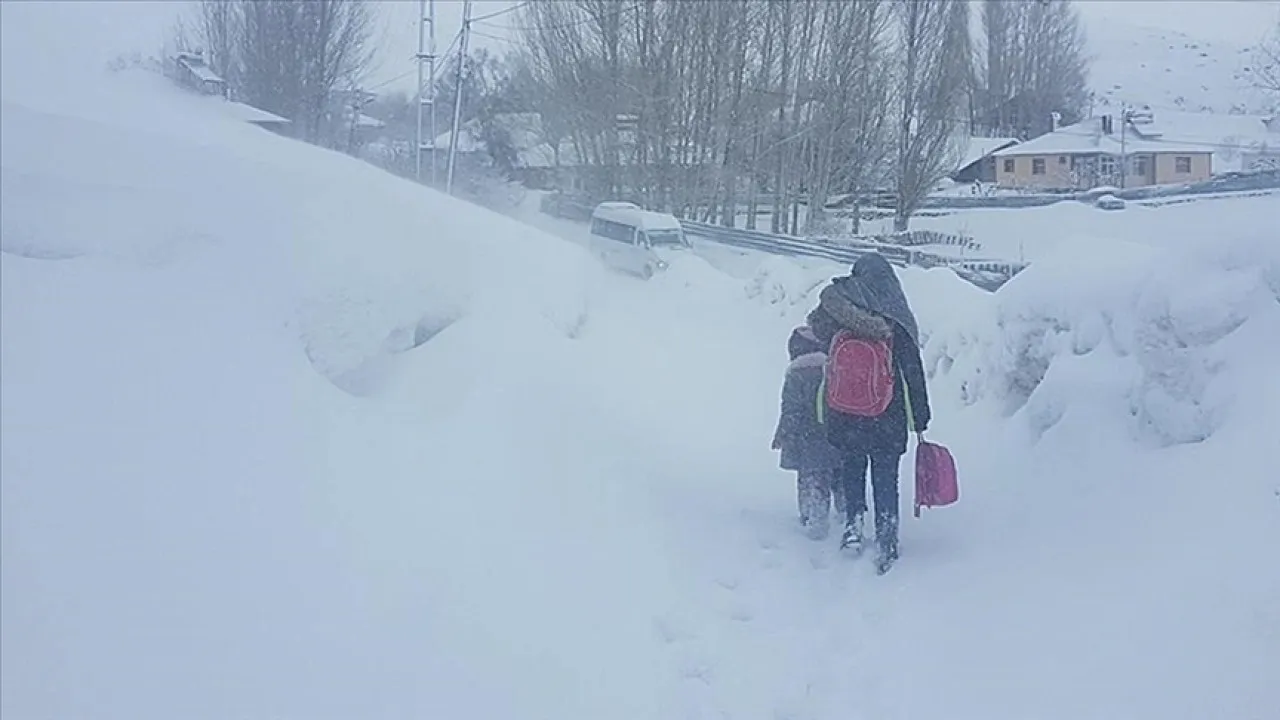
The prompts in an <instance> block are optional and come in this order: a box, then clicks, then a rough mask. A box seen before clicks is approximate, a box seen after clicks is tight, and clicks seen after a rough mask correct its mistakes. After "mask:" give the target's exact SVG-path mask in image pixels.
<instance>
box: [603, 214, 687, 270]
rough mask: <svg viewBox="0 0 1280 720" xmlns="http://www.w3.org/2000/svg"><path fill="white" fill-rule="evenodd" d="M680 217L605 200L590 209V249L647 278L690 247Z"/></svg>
mask: <svg viewBox="0 0 1280 720" xmlns="http://www.w3.org/2000/svg"><path fill="white" fill-rule="evenodd" d="M689 247H690V245H689V240H688V238H686V237H685V234H684V228H683V227H681V225H680V221H679V220H677V219H676V218H675V217H674V216H672V215H667V214H666V213H658V212H650V211H648V210H644V209H642V208H641V207H640V206H639V205H636V204H635V203H629V202H604V203H600V204H599V205H597V206H596V209H595V211H593V212H592V213H591V251H592V252H593V253H595V254H596V255H597V256H598V257H599V258H600V259H601V260H603V261H604V262H605V264H606V265H609V266H611V267H614V268H617V269H619V270H623V271H625V272H629V273H635V274H636V275H639V276H641V277H643V278H645V279H648V278H651V277H653V274H654V273H655V272H658V271H659V270H665V269H666V268H667V266H668V265H669V264H670V262H671V259H672V253H674V252H679V251H681V250H685V249H688V248H689Z"/></svg>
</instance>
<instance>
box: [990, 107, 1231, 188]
mask: <svg viewBox="0 0 1280 720" xmlns="http://www.w3.org/2000/svg"><path fill="white" fill-rule="evenodd" d="M1122 134H1123V136H1122ZM993 157H994V158H995V162H996V183H997V184H998V185H999V186H1001V187H1006V188H1023V189H1036V190H1089V189H1091V188H1095V187H1101V186H1115V187H1141V186H1144V185H1172V184H1180V183H1189V182H1200V181H1203V180H1208V179H1209V177H1210V176H1211V175H1212V174H1213V151H1212V148H1211V147H1209V146H1207V145H1204V144H1194V143H1179V142H1175V141H1171V140H1165V139H1164V138H1160V137H1151V136H1144V135H1143V134H1141V133H1139V132H1136V131H1135V130H1134V128H1133V127H1132V126H1129V127H1127V128H1122V127H1121V126H1120V124H1119V123H1118V122H1113V119H1112V117H1111V116H1109V115H1107V116H1102V117H1095V118H1090V119H1088V120H1085V121H1083V122H1079V123H1076V124H1074V125H1068V126H1066V127H1062V128H1058V129H1057V130H1054V131H1053V132H1049V133H1045V134H1044V135H1041V136H1040V137H1038V138H1034V139H1032V140H1028V141H1026V142H1024V143H1021V144H1018V145H1014V146H1012V147H1008V148H1005V149H1003V150H999V151H997V152H995V153H993Z"/></svg>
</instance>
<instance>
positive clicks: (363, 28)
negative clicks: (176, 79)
mask: <svg viewBox="0 0 1280 720" xmlns="http://www.w3.org/2000/svg"><path fill="white" fill-rule="evenodd" d="M375 20H376V16H375V9H374V6H373V4H372V3H369V2H367V0H306V2H297V1H296V0H201V2H199V3H198V4H197V5H196V6H195V7H194V8H193V11H192V12H191V14H190V16H189V17H186V18H184V19H183V21H182V22H181V23H180V24H179V28H178V31H177V35H178V37H177V39H176V43H177V44H178V45H179V46H180V47H183V48H188V49H189V48H194V47H201V48H203V49H204V51H205V54H206V57H207V58H208V60H209V62H210V64H211V66H212V67H213V68H214V70H215V71H216V72H218V73H219V74H220V75H221V76H222V77H223V78H224V79H225V80H226V81H227V83H228V85H229V86H230V87H231V88H232V89H233V91H234V92H235V93H236V95H237V96H238V97H241V98H243V99H244V100H245V102H248V103H249V104H251V105H254V106H256V107H260V108H262V109H264V110H268V111H270V112H273V113H276V114H277V115H280V116H283V117H286V118H289V119H290V120H292V121H294V123H295V124H296V126H297V127H298V128H299V129H300V131H301V132H300V134H301V135H302V136H303V137H305V138H306V139H308V140H311V141H318V140H320V136H321V134H322V133H323V132H324V129H325V128H324V126H325V119H326V115H327V114H328V113H329V109H330V101H331V99H332V96H333V93H334V91H335V90H336V89H340V88H344V87H347V86H348V85H351V84H354V83H355V81H357V80H358V79H359V77H360V76H361V74H362V73H363V72H364V71H365V70H367V68H368V67H369V64H370V62H371V60H372V57H373V51H374V47H373V37H374V28H375Z"/></svg>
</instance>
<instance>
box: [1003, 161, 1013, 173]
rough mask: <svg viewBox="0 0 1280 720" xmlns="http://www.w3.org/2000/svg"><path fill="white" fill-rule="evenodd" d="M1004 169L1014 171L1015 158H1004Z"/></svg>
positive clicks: (1009, 171) (1008, 171)
mask: <svg viewBox="0 0 1280 720" xmlns="http://www.w3.org/2000/svg"><path fill="white" fill-rule="evenodd" d="M1004 171H1005V172H1007V173H1011V172H1013V158H1005V159H1004Z"/></svg>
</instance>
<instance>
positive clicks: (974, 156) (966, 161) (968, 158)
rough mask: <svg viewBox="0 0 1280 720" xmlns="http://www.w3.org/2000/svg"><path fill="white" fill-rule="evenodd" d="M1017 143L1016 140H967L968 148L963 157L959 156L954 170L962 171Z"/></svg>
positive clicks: (985, 138) (981, 138) (974, 138)
mask: <svg viewBox="0 0 1280 720" xmlns="http://www.w3.org/2000/svg"><path fill="white" fill-rule="evenodd" d="M1018 142H1019V140H1018V138H1002V137H971V138H969V146H968V147H967V148H966V149H965V152H964V155H963V156H961V158H960V162H959V163H958V164H957V165H956V170H957V171H960V170H963V169H965V168H967V167H969V166H970V165H972V164H974V163H976V162H978V161H979V160H981V159H983V158H985V157H987V156H988V155H990V154H992V153H994V152H996V151H997V150H1002V149H1004V148H1007V147H1009V146H1010V145H1017V144H1018Z"/></svg>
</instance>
